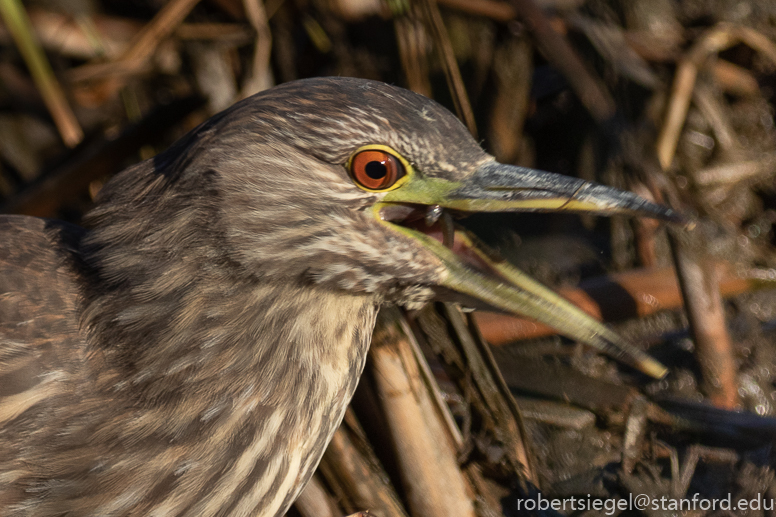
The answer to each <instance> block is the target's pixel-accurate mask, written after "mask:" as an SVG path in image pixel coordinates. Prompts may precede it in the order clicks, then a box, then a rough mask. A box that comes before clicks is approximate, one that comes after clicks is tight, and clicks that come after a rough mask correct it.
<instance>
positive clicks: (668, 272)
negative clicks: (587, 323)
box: [474, 262, 755, 345]
mask: <svg viewBox="0 0 776 517" xmlns="http://www.w3.org/2000/svg"><path fill="white" fill-rule="evenodd" d="M715 268H716V270H717V271H718V274H719V279H720V280H719V287H720V291H721V293H722V296H735V295H737V294H741V293H743V292H745V291H748V290H750V289H752V288H754V287H755V280H754V279H747V278H742V277H740V276H738V275H737V274H736V272H735V271H734V270H733V267H732V266H730V265H729V264H726V263H722V262H720V263H717V264H716V265H715ZM558 292H559V293H560V294H561V295H562V296H563V297H565V298H567V299H569V300H571V301H572V302H573V303H575V304H576V305H578V306H579V307H580V308H581V309H582V310H584V311H585V312H587V313H588V314H590V315H591V316H594V317H596V318H598V319H601V320H603V321H619V320H623V319H626V318H635V317H643V316H648V315H650V314H654V313H655V312H657V311H661V310H669V309H677V308H679V307H681V306H682V295H681V292H680V290H679V284H678V283H677V280H676V275H675V274H674V271H673V269H672V268H660V269H636V270H633V271H628V272H626V273H619V274H614V275H610V276H606V277H601V278H594V279H591V280H587V281H585V282H582V283H581V284H580V285H579V287H577V288H575V289H569V288H567V289H559V291H558ZM474 318H475V320H476V321H477V325H478V326H479V328H480V330H481V332H482V335H483V337H484V338H485V339H486V340H487V341H488V342H489V343H490V344H492V345H503V344H506V343H510V342H512V341H516V340H519V339H531V338H536V337H542V336H549V335H552V334H555V333H556V332H555V331H554V330H553V329H551V328H550V327H547V326H545V325H542V324H541V323H536V322H535V321H533V320H529V319H526V318H518V317H515V316H509V315H505V314H496V313H490V312H476V313H474Z"/></svg>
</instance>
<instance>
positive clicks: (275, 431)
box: [0, 79, 670, 517]
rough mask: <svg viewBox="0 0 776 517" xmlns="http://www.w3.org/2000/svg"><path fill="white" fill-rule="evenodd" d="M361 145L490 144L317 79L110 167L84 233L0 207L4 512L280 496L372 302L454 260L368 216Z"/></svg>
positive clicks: (436, 150)
mask: <svg viewBox="0 0 776 517" xmlns="http://www.w3.org/2000/svg"><path fill="white" fill-rule="evenodd" d="M368 144H382V145H387V146H390V147H391V148H392V149H395V150H396V151H398V152H399V153H400V154H401V155H402V156H404V157H406V158H407V160H408V161H409V162H411V164H412V167H413V168H414V169H416V170H418V171H422V174H423V176H424V177H425V178H431V179H434V178H443V179H446V180H449V181H461V180H463V179H464V178H465V177H467V176H468V175H471V174H472V171H474V170H475V169H477V168H479V167H481V166H483V165H487V164H488V163H490V162H491V160H492V159H491V158H490V157H489V156H488V155H486V154H485V153H484V152H483V151H482V150H481V149H480V148H479V146H478V145H477V144H476V143H475V142H474V141H473V140H472V139H471V138H470V137H469V135H468V134H467V132H466V130H465V128H464V127H463V126H462V125H461V124H460V123H459V122H458V121H457V120H456V119H455V118H454V117H453V116H452V115H451V114H449V113H448V112H447V111H445V110H444V109H443V108H441V107H439V106H438V105H437V104H435V103H433V102H431V101H429V100H427V99H425V98H423V97H420V96H418V95H415V94H412V93H410V92H407V91H405V90H401V89H399V88H394V87H390V86H387V85H382V84H379V83H373V82H367V81H361V80H356V79H316V80H309V81H300V82H296V83H289V84H287V85H283V86H281V87H278V88H275V89H272V90H269V91H267V92H264V93H262V94H259V95H257V96H255V97H253V98H250V99H247V100H245V101H243V102H241V103H239V104H237V105H235V106H234V107H232V108H231V109H229V110H227V111H225V112H223V113H221V114H219V115H217V116H215V117H213V118H212V119H211V120H210V121H208V122H207V123H205V124H204V125H203V126H201V127H199V128H198V129H196V130H194V131H193V132H192V133H190V134H189V135H187V136H186V137H184V138H183V139H182V140H181V141H180V142H178V143H177V144H175V145H174V146H173V147H172V148H171V149H169V150H168V151H166V152H164V153H162V154H161V155H159V156H157V157H156V158H153V159H151V160H147V161H145V162H143V163H141V164H139V165H137V166H135V167H132V168H130V169H128V170H126V171H124V172H123V173H121V174H119V175H118V176H117V177H116V178H114V179H113V180H112V181H111V182H109V184H108V185H106V187H105V188H104V190H103V192H102V193H101V195H100V200H99V203H98V205H97V206H96V208H95V209H94V210H93V211H92V212H91V213H90V214H89V215H88V216H87V218H86V223H87V224H86V227H87V228H89V230H83V229H81V228H78V227H74V226H70V225H67V224H64V223H58V222H52V221H44V220H40V219H34V218H28V217H20V216H4V217H2V218H0V235H2V237H0V238H1V239H2V242H3V244H2V246H0V293H1V294H0V515H9V516H36V517H42V516H59V515H68V516H76V515H77V516H86V515H95V516H96V515H170V516H172V515H193V516H207V515H260V516H277V515H282V514H283V513H284V512H285V511H286V510H287V509H288V507H289V505H290V504H291V503H292V502H293V500H294V499H295V498H296V496H297V495H298V494H299V492H300V491H301V489H302V487H303V486H304V485H305V483H306V481H307V480H308V479H309V477H310V475H311V474H312V472H313V470H314V468H315V467H316V466H317V464H318V461H319V460H320V457H321V454H322V453H323V451H324V448H325V446H326V444H327V443H328V440H329V438H330V437H331V435H332V433H333V432H334V430H335V429H336V427H337V426H338V424H339V422H340V421H341V419H342V415H343V411H344V409H345V407H346V405H347V403H348V401H349V400H350V397H351V395H352V393H353V390H354V389H355V386H356V383H357V381H358V378H359V375H360V373H361V371H362V369H363V366H364V361H365V357H366V352H367V348H368V344H369V339H370V335H371V330H372V327H373V324H374V319H375V314H376V310H377V308H378V306H379V305H380V304H381V303H383V302H384V301H392V302H396V303H401V304H409V305H414V304H417V303H421V302H423V301H425V300H427V299H429V298H430V297H431V296H432V295H433V291H434V289H435V288H436V286H440V285H443V284H444V283H445V281H446V278H447V276H448V275H449V273H448V271H447V269H446V265H445V263H443V261H442V260H440V258H439V257H438V256H437V255H435V254H434V253H432V252H430V251H428V250H427V249H426V248H424V247H423V246H419V245H418V242H417V241H416V240H414V239H412V238H410V237H408V236H407V235H405V234H403V233H401V232H397V231H391V230H389V229H387V227H386V225H385V224H382V223H380V222H379V221H377V220H376V219H375V214H374V213H373V211H372V209H371V207H372V206H373V205H374V204H375V203H376V202H378V201H380V200H381V199H383V198H384V197H385V194H383V193H376V192H370V191H367V190H364V189H361V188H359V187H357V186H356V185H354V183H353V181H352V179H351V177H350V176H349V174H348V171H347V169H346V167H345V166H344V165H343V164H345V163H346V162H347V160H348V158H349V157H350V156H351V155H352V153H353V152H354V150H356V149H358V148H359V147H361V146H364V145H368ZM580 188H581V187H576V186H575V187H574V189H575V190H574V194H573V195H572V196H571V198H574V196H576V195H577V194H576V193H577V192H579V189H580ZM499 195H501V194H499ZM633 199H635V198H632V199H631V198H629V201H628V203H631V205H633V203H636V202H635V201H633ZM638 203H641V202H640V201H639V202H638ZM631 205H628V206H631ZM623 206H625V205H623ZM631 208H632V207H631ZM635 210H637V211H647V210H651V211H652V212H653V213H655V214H658V215H661V214H662V215H664V216H665V215H666V214H667V212H666V213H662V212H661V211H660V209H655V208H654V206H653V205H648V204H645V203H642V204H640V205H638V207H637V208H636V209H635ZM669 216H670V214H669Z"/></svg>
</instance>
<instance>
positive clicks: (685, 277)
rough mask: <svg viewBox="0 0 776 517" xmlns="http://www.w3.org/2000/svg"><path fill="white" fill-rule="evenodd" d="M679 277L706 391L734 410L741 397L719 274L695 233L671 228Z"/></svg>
mask: <svg viewBox="0 0 776 517" xmlns="http://www.w3.org/2000/svg"><path fill="white" fill-rule="evenodd" d="M669 235H670V236H671V248H672V249H673V252H674V262H675V263H676V269H677V277H678V279H679V283H680V285H681V288H682V296H683V298H684V305H685V309H686V310H687V318H688V319H689V322H690V330H691V331H692V334H693V338H694V341H695V347H696V354H695V355H696V357H697V358H698V362H699V363H700V367H701V371H702V373H703V382H704V390H705V391H706V393H707V394H708V395H709V398H710V399H711V402H712V404H714V405H715V406H719V407H723V408H726V409H734V408H736V407H739V406H740V404H741V401H740V399H739V398H738V382H737V380H736V362H735V358H734V357H733V347H732V343H731V341H730V336H729V335H728V332H727V327H726V326H725V310H724V307H723V306H722V296H721V295H720V289H719V284H720V281H719V280H720V275H719V273H718V271H717V270H716V268H714V267H713V266H711V265H710V264H709V263H708V261H707V260H704V257H703V254H702V252H700V253H699V252H696V250H698V249H701V248H702V246H703V244H704V243H702V242H700V237H699V236H698V234H697V232H696V234H695V235H692V236H689V235H684V236H681V237H680V236H678V235H677V234H676V232H672V231H669Z"/></svg>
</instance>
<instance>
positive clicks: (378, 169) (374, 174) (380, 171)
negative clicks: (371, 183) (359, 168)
mask: <svg viewBox="0 0 776 517" xmlns="http://www.w3.org/2000/svg"><path fill="white" fill-rule="evenodd" d="M364 170H365V171H366V175H367V176H369V177H370V178H372V179H373V180H379V179H382V178H384V177H385V176H386V174H388V167H386V166H385V164H384V163H383V162H378V161H377V160H375V161H371V162H369V163H367V164H366V167H364Z"/></svg>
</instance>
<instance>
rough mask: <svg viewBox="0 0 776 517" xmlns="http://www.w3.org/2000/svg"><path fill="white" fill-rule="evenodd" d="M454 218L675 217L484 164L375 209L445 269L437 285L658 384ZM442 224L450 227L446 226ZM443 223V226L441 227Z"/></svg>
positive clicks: (651, 363) (596, 328)
mask: <svg viewBox="0 0 776 517" xmlns="http://www.w3.org/2000/svg"><path fill="white" fill-rule="evenodd" d="M445 209H448V210H452V211H454V212H463V213H474V212H518V211H519V212H524V211H546V212H558V211H574V212H588V213H596V214H603V215H615V214H628V215H636V216H647V217H655V218H659V219H664V220H667V221H672V222H677V223H684V224H687V221H686V220H685V219H684V218H683V217H682V216H681V215H680V214H678V213H677V212H675V211H673V210H671V209H670V208H667V207H665V206H661V205H657V204H655V203H651V202H649V201H646V200H644V199H642V198H640V197H638V196H636V195H635V194H632V193H630V192H625V191H621V190H617V189H614V188H611V187H606V186H604V185H598V184H595V183H589V182H586V181H583V180H580V179H577V178H571V177H568V176H562V175H559V174H552V173H548V172H541V171H536V170H532V169H526V168H522V167H515V166H510V165H502V164H499V163H497V162H487V163H485V164H484V165H482V166H481V167H480V168H479V169H478V170H477V171H476V172H475V173H474V174H473V175H472V176H470V177H469V178H468V179H467V180H465V181H463V182H452V181H447V180H443V179H439V178H425V177H423V176H421V175H420V174H415V175H413V176H412V177H411V178H410V179H409V180H408V181H407V182H406V183H405V184H403V185H402V186H401V187H400V188H397V189H396V190H393V191H391V192H389V193H388V194H387V195H386V196H385V197H384V198H383V201H382V202H381V203H379V204H378V205H376V206H375V211H376V215H377V216H378V217H379V218H380V219H381V220H382V221H383V222H384V223H385V224H387V225H388V226H390V227H391V228H392V229H393V230H395V231H399V232H401V233H403V234H405V235H407V236H409V237H412V238H413V239H415V240H417V241H419V243H420V244H421V245H422V246H423V247H425V248H426V249H428V250H429V251H431V252H432V253H434V254H435V255H436V256H437V257H438V258H439V259H440V260H441V261H442V263H443V264H444V265H445V267H446V270H447V271H446V272H447V275H446V277H445V278H444V279H443V281H442V285H441V287H443V288H445V289H448V290H451V291H454V292H456V293H460V294H462V295H465V296H467V297H471V298H474V299H476V300H479V301H481V302H484V303H485V304H486V305H488V306H491V307H493V308H496V309H499V310H503V311H506V312H513V313H518V314H522V315H525V316H528V317H531V318H533V319H535V320H537V321H539V322H541V323H544V324H546V325H549V326H551V327H553V328H555V329H556V330H558V331H559V332H560V333H562V334H564V335H566V336H568V337H570V338H572V339H576V340H578V341H581V342H583V343H586V344H588V345H591V346H594V347H596V348H598V349H599V350H601V351H602V352H605V353H607V354H608V355H610V356H612V357H614V358H616V359H618V360H620V361H622V362H624V363H626V364H628V365H630V366H632V367H634V368H636V369H638V370H640V371H642V372H644V373H646V374H648V375H651V376H653V377H656V378H661V377H663V376H664V375H665V374H666V372H667V370H666V368H665V367H664V366H663V365H662V364H660V363H659V362H657V361H655V360H654V359H652V358H651V357H649V356H648V355H646V354H645V353H644V352H642V351H641V350H639V349H637V348H635V347H633V346H632V345H630V344H628V343H627V342H626V341H625V340H623V339H622V338H621V337H620V336H618V335H617V334H616V333H615V332H613V331H612V330H611V329H609V328H608V327H606V326H605V325H603V324H602V323H600V322H599V321H597V320H595V319H594V318H592V317H591V316H589V315H588V314H587V313H585V312H583V311H582V310H581V309H579V308H578V307H576V306H575V305H573V304H572V303H570V302H569V301H567V300H566V299H564V298H562V297H560V296H559V295H558V294H556V293H555V292H553V291H552V290H550V289H548V288H547V287H544V286H543V285H541V284H539V283H538V282H537V281H535V280H533V279H531V278H530V277H528V276H527V275H526V274H525V273H523V272H521V271H520V270H518V269H517V268H515V267H512V266H511V265H509V264H508V263H506V262H505V261H503V260H500V259H497V258H494V257H493V255H492V253H488V252H486V251H485V250H483V249H482V248H481V247H479V246H478V245H477V244H476V242H475V239H473V238H472V237H471V236H469V235H468V234H466V232H465V231H462V230H461V229H458V228H453V226H452V224H451V223H450V222H449V221H450V219H449V216H447V217H445V216H444V214H445V212H444V211H445ZM445 221H447V223H445ZM440 222H441V223H442V224H440Z"/></svg>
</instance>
